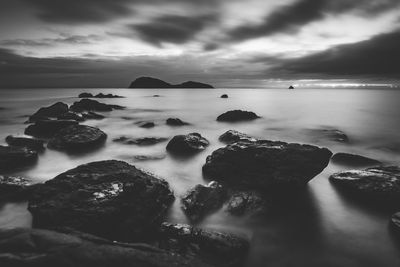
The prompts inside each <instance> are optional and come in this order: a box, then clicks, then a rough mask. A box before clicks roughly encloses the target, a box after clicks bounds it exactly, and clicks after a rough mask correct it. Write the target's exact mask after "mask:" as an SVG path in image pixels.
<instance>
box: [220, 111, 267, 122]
mask: <svg viewBox="0 0 400 267" xmlns="http://www.w3.org/2000/svg"><path fill="white" fill-rule="evenodd" d="M258 118H260V117H259V116H257V114H255V113H254V112H251V111H243V110H231V111H227V112H225V113H223V114H221V115H219V116H218V118H217V121H227V122H237V121H250V120H255V119H258Z"/></svg>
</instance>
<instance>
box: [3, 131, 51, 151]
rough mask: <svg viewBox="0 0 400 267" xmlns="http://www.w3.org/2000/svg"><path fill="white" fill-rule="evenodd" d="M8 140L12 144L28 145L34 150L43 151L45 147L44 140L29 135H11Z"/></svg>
mask: <svg viewBox="0 0 400 267" xmlns="http://www.w3.org/2000/svg"><path fill="white" fill-rule="evenodd" d="M6 142H7V144H8V145H10V146H17V147H26V148H28V149H31V150H34V151H42V150H43V149H44V142H43V141H42V140H39V139H36V138H32V137H27V136H14V135H9V136H7V137H6Z"/></svg>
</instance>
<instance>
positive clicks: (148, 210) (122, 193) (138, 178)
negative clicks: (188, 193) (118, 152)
mask: <svg viewBox="0 0 400 267" xmlns="http://www.w3.org/2000/svg"><path fill="white" fill-rule="evenodd" d="M173 200H174V196H173V193H172V191H171V190H170V188H169V185H168V183H167V182H166V181H164V180H161V179H158V178H156V177H154V176H152V175H151V174H148V173H145V172H143V171H141V170H139V169H137V168H136V167H134V166H132V165H129V164H127V163H125V162H122V161H116V160H110V161H98V162H92V163H89V164H85V165H81V166H78V167H77V168H75V169H71V170H69V171H67V172H64V173H62V174H60V175H58V176H56V177H55V178H54V179H51V180H49V181H47V182H46V183H44V184H43V185H42V186H40V188H39V189H38V190H35V192H34V194H33V196H32V197H31V199H30V200H29V206H28V209H29V211H30V212H31V213H32V215H33V220H34V221H33V223H34V226H35V227H39V228H50V227H56V226H67V227H72V228H74V229H77V230H80V231H84V232H88V233H92V234H96V235H99V236H102V237H106V238H109V239H111V240H121V241H139V240H147V239H149V238H151V236H152V233H154V230H155V229H156V228H157V227H158V226H159V224H160V222H161V220H162V219H163V216H164V214H165V213H166V211H167V209H168V207H169V206H170V204H171V203H172V201H173Z"/></svg>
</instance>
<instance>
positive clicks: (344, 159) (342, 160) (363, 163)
mask: <svg viewBox="0 0 400 267" xmlns="http://www.w3.org/2000/svg"><path fill="white" fill-rule="evenodd" d="M331 161H332V162H333V163H336V164H341V165H346V166H354V167H367V166H377V165H381V164H382V162H380V161H378V160H375V159H371V158H367V157H364V156H360V155H355V154H348V153H336V154H335V155H333V157H332V159H331Z"/></svg>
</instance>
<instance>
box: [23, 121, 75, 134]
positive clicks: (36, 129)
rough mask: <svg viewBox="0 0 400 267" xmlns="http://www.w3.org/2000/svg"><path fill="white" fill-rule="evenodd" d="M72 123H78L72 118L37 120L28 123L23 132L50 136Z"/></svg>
mask: <svg viewBox="0 0 400 267" xmlns="http://www.w3.org/2000/svg"><path fill="white" fill-rule="evenodd" d="M72 125H78V122H77V121H74V120H43V121H37V122H35V124H32V125H29V126H28V127H27V128H26V129H25V134H27V135H31V136H35V137H52V136H53V135H54V134H55V133H57V132H58V131H60V130H61V129H63V128H67V127H69V126H72Z"/></svg>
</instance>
